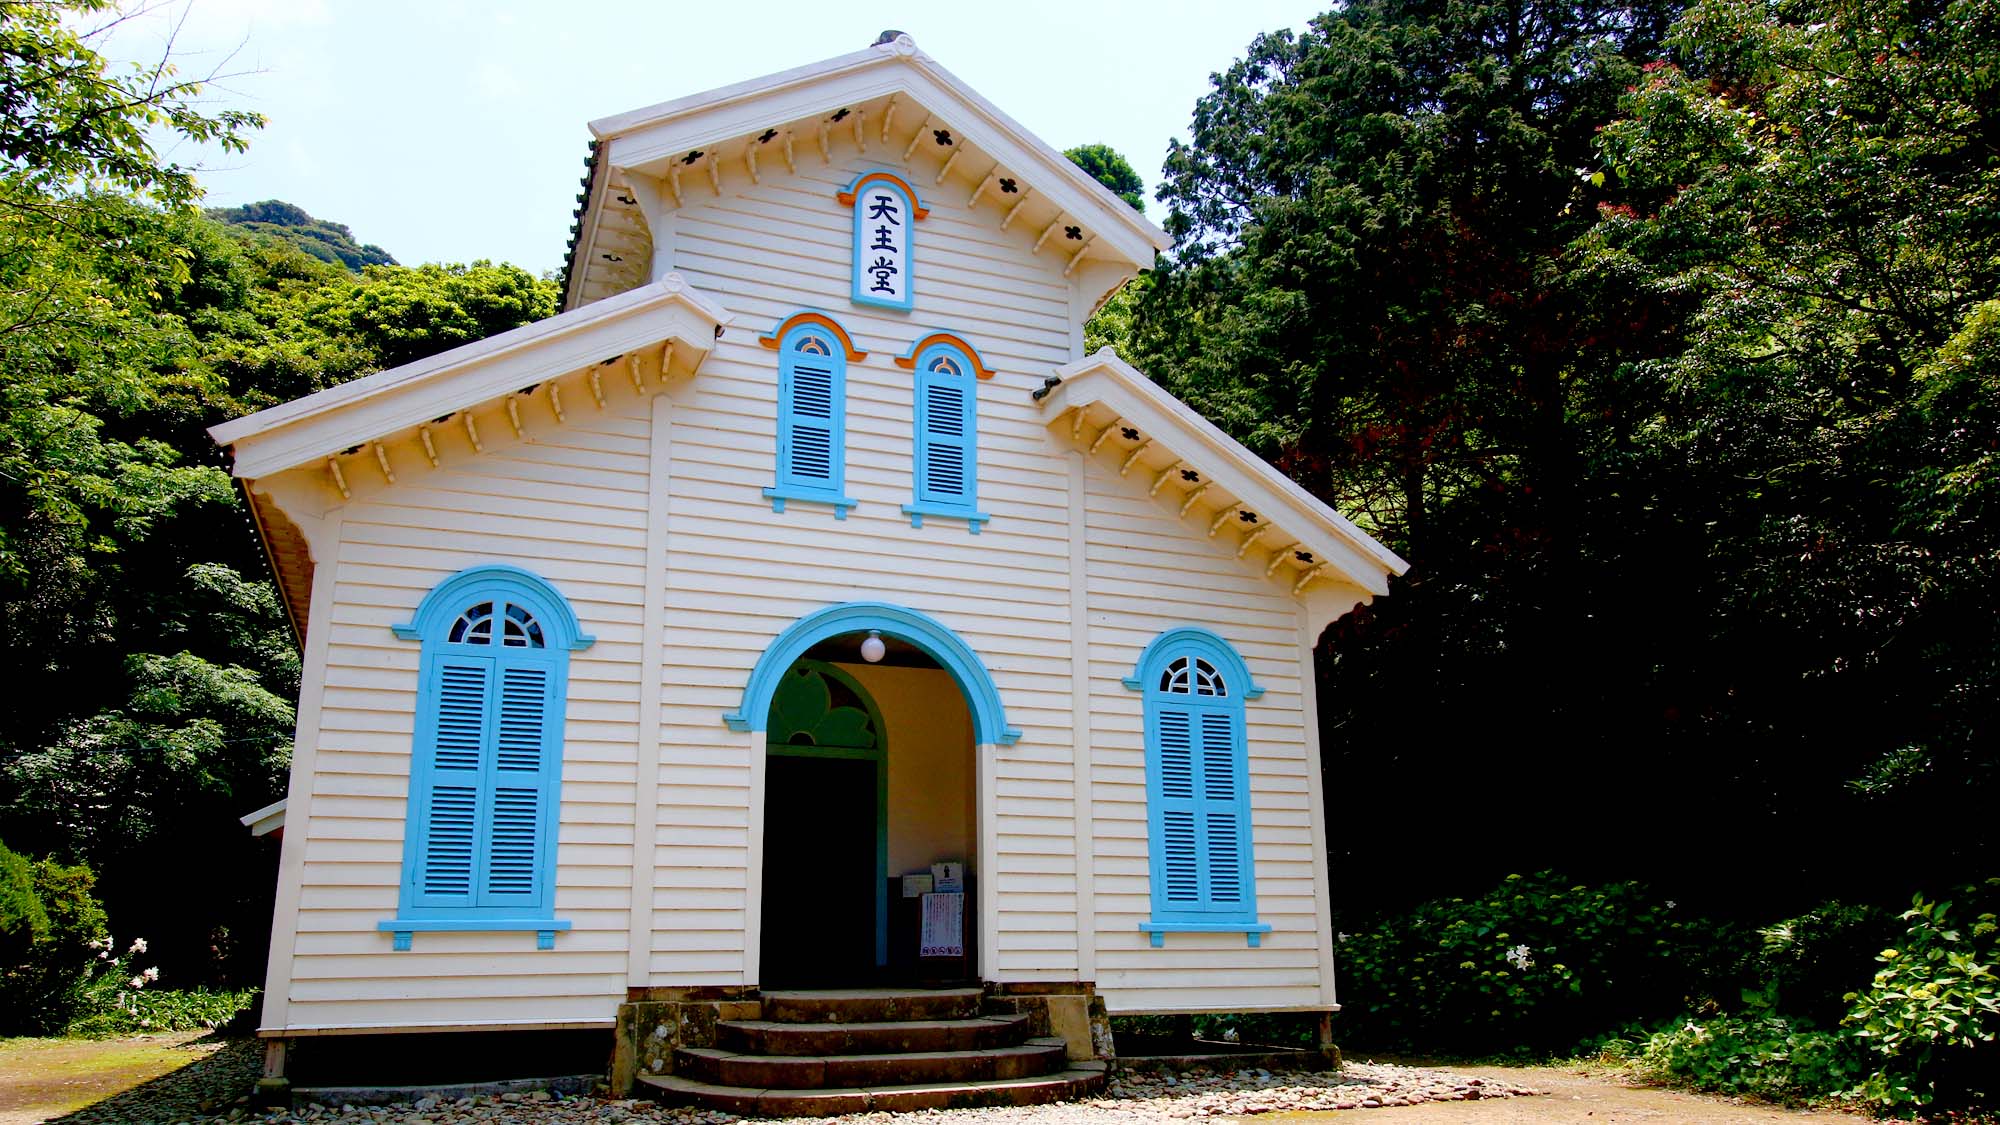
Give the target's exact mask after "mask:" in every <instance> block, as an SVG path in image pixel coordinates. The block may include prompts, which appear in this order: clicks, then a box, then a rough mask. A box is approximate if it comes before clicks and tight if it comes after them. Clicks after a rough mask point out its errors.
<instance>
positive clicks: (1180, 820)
mask: <svg viewBox="0 0 2000 1125" xmlns="http://www.w3.org/2000/svg"><path fill="white" fill-rule="evenodd" d="M1125 684H1126V686H1127V687H1130V688H1134V689H1136V690H1139V691H1141V692H1143V693H1144V697H1145V712H1146V714H1145V739H1146V822H1147V830H1148V831H1147V838H1148V843H1149V845H1150V846H1149V848H1148V858H1149V860H1150V873H1151V876H1152V892H1153V893H1152V897H1153V916H1152V919H1151V921H1149V922H1142V923H1140V926H1139V928H1140V929H1142V930H1145V931H1148V932H1150V933H1151V934H1152V943H1153V944H1154V945H1163V944H1165V937H1166V935H1167V934H1168V933H1173V932H1184V931H1198V932H1199V931H1208V932H1229V933H1244V934H1247V935H1248V936H1249V941H1250V944H1251V945H1256V944H1258V940H1259V935H1261V934H1263V933H1265V932H1267V931H1269V929H1270V927H1269V926H1267V925H1263V924H1260V923H1259V922H1258V921H1257V886H1256V868H1255V864H1254V860H1253V856H1252V849H1251V838H1250V776H1249V774H1250V771H1249V750H1248V746H1247V744H1246V742H1245V736H1244V702H1245V700H1247V699H1254V698H1256V697H1257V696H1260V695H1262V694H1263V689H1261V688H1258V687H1256V686H1255V685H1254V684H1253V683H1251V680H1250V673H1249V669H1248V668H1247V667H1245V665H1244V663H1243V659H1242V657H1240V656H1238V655H1237V654H1236V650H1235V649H1234V648H1231V647H1230V645H1229V643H1228V642H1227V641H1224V640H1223V639H1222V638H1221V637H1219V636H1216V635H1215V634H1214V633H1211V632H1209V631H1208V630H1206V629H1196V628H1180V629H1172V630H1169V631H1167V632H1165V633H1162V634H1160V636H1159V637H1157V638H1155V639H1154V641H1153V643H1152V644H1150V645H1148V646H1147V648H1146V652H1145V654H1144V655H1143V656H1142V657H1141V658H1140V660H1139V666H1138V668H1137V669H1136V671H1135V673H1134V675H1133V676H1132V678H1130V679H1128V680H1126V681H1125Z"/></svg>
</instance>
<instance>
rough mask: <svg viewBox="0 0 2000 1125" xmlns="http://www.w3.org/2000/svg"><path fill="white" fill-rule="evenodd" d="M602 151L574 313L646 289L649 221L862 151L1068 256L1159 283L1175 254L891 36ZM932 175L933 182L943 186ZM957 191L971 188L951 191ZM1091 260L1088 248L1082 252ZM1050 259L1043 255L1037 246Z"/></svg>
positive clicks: (587, 212) (648, 113) (647, 123)
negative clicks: (653, 215)
mask: <svg viewBox="0 0 2000 1125" xmlns="http://www.w3.org/2000/svg"><path fill="white" fill-rule="evenodd" d="M590 129H591V132H592V134H593V135H594V137H595V138H596V139H595V141H594V142H593V144H592V147H591V161H590V170H589V175H588V176H587V177H586V178H585V191H584V195H583V197H582V198H581V199H580V202H581V204H582V207H581V209H580V211H579V215H578V224H577V227H576V228H575V238H574V240H573V242H572V243H571V247H570V256H569V259H568V262H567V263H566V267H565V276H566V281H567V284H566V290H565V307H576V306H578V305H581V304H584V303H587V302H589V301H591V300H595V299H598V298H600V297H602V296H603V295H605V294H606V293H612V292H617V291H619V290H620V289H622V288H624V287H626V286H627V285H628V284H634V283H636V282H637V281H638V280H643V278H644V277H645V273H644V271H645V270H646V269H647V268H649V261H650V258H651V256H652V236H651V233H650V219H649V217H648V210H649V208H657V209H658V213H660V214H664V213H667V212H666V208H667V206H668V205H669V204H671V205H673V206H678V205H679V201H680V200H681V198H682V197H683V195H684V194H687V193H695V192H700V193H709V192H711V191H713V192H714V193H716V194H720V193H721V191H722V185H723V183H724V177H725V176H727V177H729V178H738V177H743V178H751V179H754V178H755V177H756V176H757V174H758V173H757V168H758V166H759V162H760V161H761V162H762V165H763V167H765V168H776V167H780V166H783V165H791V164H793V163H794V162H796V161H803V160H808V159H810V160H821V159H830V156H829V155H828V153H829V151H830V146H832V145H837V144H859V145H861V146H862V147H863V148H864V150H865V151H866V152H868V153H869V154H870V155H871V156H873V155H875V154H878V153H879V154H880V155H881V159H882V161H883V162H884V163H894V162H897V161H898V159H899V158H900V160H901V161H902V162H903V163H910V162H912V159H913V157H915V156H917V154H918V153H919V152H921V153H925V154H928V156H927V157H926V159H928V160H929V161H931V162H932V163H933V164H935V165H936V167H935V168H933V167H932V166H931V165H930V164H927V165H925V166H924V167H923V169H922V171H923V173H924V175H923V182H924V186H925V188H926V189H927V190H928V189H931V188H933V187H935V188H937V189H938V190H941V191H942V190H951V191H963V190H966V187H967V185H970V186H971V192H972V194H971V196H970V199H971V200H972V201H974V203H975V205H976V203H977V202H978V201H979V200H981V199H984V198H992V199H994V200H995V201H996V204H997V205H996V206H995V207H994V209H993V211H992V213H993V214H994V215H995V216H996V221H998V218H999V217H1000V216H1003V215H1004V216H1005V217H1006V219H1007V220H1008V221H1009V222H1010V223H1011V222H1012V221H1013V219H1014V218H1015V215H1014V212H1015V211H1020V212H1022V213H1021V214H1020V216H1019V217H1020V218H1021V219H1022V220H1023V226H1024V227H1027V228H1030V229H1034V230H1043V231H1046V230H1051V229H1055V226H1056V224H1058V223H1060V224H1061V227H1062V229H1063V230H1065V231H1067V230H1068V229H1069V228H1071V227H1075V228H1076V230H1077V233H1076V234H1075V235H1073V236H1071V237H1070V238H1067V239H1064V240H1062V241H1060V242H1059V245H1060V246H1061V247H1062V248H1063V249H1064V250H1066V251H1074V253H1073V255H1072V257H1073V263H1074V262H1080V261H1081V260H1083V259H1084V258H1086V257H1088V258H1089V259H1091V260H1093V261H1115V262H1120V263H1123V264H1124V265H1126V266H1127V267H1128V268H1129V269H1130V270H1132V271H1137V270H1141V269H1150V268H1152V265H1153V256H1154V254H1155V253H1156V252H1157V251H1160V250H1164V249H1166V248H1167V247H1168V246H1170V245H1171V244H1172V240H1171V239H1170V238H1169V237H1168V236H1167V234H1166V232H1164V231H1162V230H1161V229H1160V228H1159V227H1157V226H1155V225H1154V224H1153V223H1152V222H1151V221H1149V220H1148V219H1147V218H1146V216H1145V215H1144V214H1143V213H1141V212H1140V211H1138V210H1136V209H1134V208H1133V207H1132V206H1131V205H1130V204H1128V203H1126V202H1125V201H1124V200H1122V199H1119V198H1118V197H1117V196H1116V195H1113V194H1112V193H1111V192H1110V191H1109V190H1107V189H1106V188H1105V187H1104V185H1102V184H1100V183H1098V182H1097V181H1096V180H1095V179H1092V178H1091V177H1090V175H1089V174H1087V173H1085V172H1084V171H1083V170H1082V169H1081V168H1078V167H1077V166H1076V165H1075V164H1074V163H1072V162H1071V161H1070V160H1069V159H1068V158H1067V157H1065V156H1063V155H1062V153H1060V152H1057V151H1056V150H1055V149H1053V148H1051V147H1049V146H1048V145H1047V144H1045V143H1043V142H1042V141H1041V140H1040V139H1039V138H1037V137H1036V136H1035V135H1034V134H1032V133H1030V132H1028V130H1027V129H1025V128H1023V127H1022V126H1021V124H1020V123H1019V122H1017V121H1015V120H1014V119H1013V118H1011V117H1009V116H1007V115H1006V114H1005V113H1002V112H1001V111H1000V110H999V109H998V108H997V107H995V106H994V105H993V104H992V103H991V102H989V101H987V100H986V99H985V98H983V97H981V96H980V95H979V94H978V93H976V92H974V91H973V90H972V89H971V88H970V87H968V86H967V85H965V83H963V82H961V81H959V79H958V78H957V77H956V76H954V75H953V74H952V73H951V72H950V71H948V70H946V69H945V68H944V67H942V66H939V65H938V63H937V61H936V60H935V59H932V58H931V57H930V56H929V55H926V54H924V53H923V52H922V51H919V50H918V49H917V46H916V44H915V43H914V42H912V41H911V39H910V37H909V36H907V35H902V34H894V33H887V32H885V33H884V35H883V37H882V38H881V39H879V40H878V41H877V42H876V43H875V44H874V45H873V46H870V47H867V48H865V49H863V50H860V51H856V52H854V53H852V54H847V55H841V56H839V57H837V58H831V59H827V60H825V61H824V62H817V63H813V64H811V65H808V66H801V67H796V68H793V69H791V70H786V71H780V72H778V73H776V74H771V75H767V76H765V77H762V78H755V79H751V80H750V81H747V82H739V83H736V84H734V85H730V86H724V87H721V88H719V89H715V90H709V91H707V92H705V93H700V94H695V95H692V96H690V97H684V98H678V99H675V100H673V101H669V102H662V103H660V104H658V105H654V106H648V107H646V108H645V109H638V110H633V111H632V112H630V113H621V114H617V115H615V116H612V117H605V118H600V119H598V120H596V121H593V122H591V125H590ZM933 173H934V174H933ZM953 177H956V178H957V180H958V181H959V183H958V184H957V185H953V184H952V183H951V180H952V178H953ZM1079 247H1080V248H1079ZM1036 249H1037V250H1039V249H1041V243H1040V242H1039V241H1038V242H1037V243H1036Z"/></svg>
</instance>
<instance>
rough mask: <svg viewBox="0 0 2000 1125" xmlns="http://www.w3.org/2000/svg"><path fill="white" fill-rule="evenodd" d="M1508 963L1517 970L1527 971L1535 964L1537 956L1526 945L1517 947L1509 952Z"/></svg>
mask: <svg viewBox="0 0 2000 1125" xmlns="http://www.w3.org/2000/svg"><path fill="white" fill-rule="evenodd" d="M1507 963H1508V964H1510V965H1512V966H1514V967H1515V968H1517V969H1526V968H1527V967H1528V966H1530V965H1532V964H1534V963H1535V956H1534V953H1533V951H1531V950H1530V949H1529V948H1528V947H1527V946H1525V945H1517V946H1515V947H1514V948H1512V949H1510V950H1508V951H1507Z"/></svg>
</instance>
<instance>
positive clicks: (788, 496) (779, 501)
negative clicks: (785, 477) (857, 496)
mask: <svg viewBox="0 0 2000 1125" xmlns="http://www.w3.org/2000/svg"><path fill="white" fill-rule="evenodd" d="M764 499H766V500H769V501H770V502H771V510H772V511H774V512H782V511H784V510H785V501H787V500H797V501H799V502H801V503H805V504H831V505H833V518H834V519H837V520H844V519H846V518H847V509H849V508H852V507H853V506H854V501H853V500H850V499H848V498H847V497H845V496H842V495H840V494H838V493H834V492H807V491H805V490H803V489H797V488H784V487H782V486H779V487H774V488H767V489H765V490H764Z"/></svg>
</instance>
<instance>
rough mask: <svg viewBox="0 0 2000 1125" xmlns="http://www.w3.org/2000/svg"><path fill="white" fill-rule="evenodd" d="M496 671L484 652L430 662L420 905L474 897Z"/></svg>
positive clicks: (422, 761) (422, 734)
mask: <svg viewBox="0 0 2000 1125" xmlns="http://www.w3.org/2000/svg"><path fill="white" fill-rule="evenodd" d="M493 671H494V662H493V660H492V658H490V657H478V656H456V655H453V656H440V657H438V658H437V659H436V660H435V662H434V663H433V665H432V668H431V675H433V676H435V677H436V683H437V690H436V692H435V694H434V695H433V696H431V697H430V699H429V706H428V708H427V709H426V710H425V711H424V713H422V714H420V715H419V717H418V722H419V723H420V724H421V725H420V726H419V729H418V734H419V739H418V745H417V758H418V770H419V772H420V774H421V775H422V776H423V777H424V779H425V785H424V787H423V788H421V789H419V791H418V801H419V803H420V807H419V809H418V810H417V828H416V831H417V864H416V868H415V870H414V871H412V872H411V878H412V880H413V881H414V886H413V888H412V890H413V891H414V896H413V901H414V902H415V903H416V905H419V906H425V907H432V906H443V907H451V906H471V905H472V904H473V900H474V895H473V888H474V887H475V885H476V881H477V878H478V868H479V866H480V858H481V856H480V846H479V837H480V834H481V832H480V829H481V819H482V818H481V815H480V813H481V809H482V806H483V804H484V803H485V802H484V794H485V791H486V789H487V786H486V785H485V778H486V757H487V754H486V744H487V737H488V732H489V731H490V729H491V723H490V720H491V710H492V686H493Z"/></svg>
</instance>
